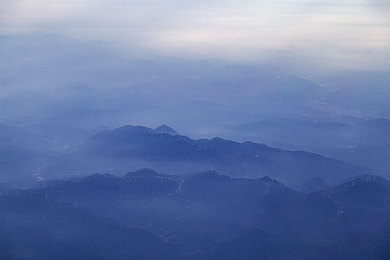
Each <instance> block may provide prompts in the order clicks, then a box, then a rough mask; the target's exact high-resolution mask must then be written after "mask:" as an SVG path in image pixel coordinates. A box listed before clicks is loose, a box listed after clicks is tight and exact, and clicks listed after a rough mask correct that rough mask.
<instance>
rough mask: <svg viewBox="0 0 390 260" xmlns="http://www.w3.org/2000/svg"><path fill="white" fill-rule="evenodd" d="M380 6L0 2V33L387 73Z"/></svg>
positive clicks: (228, 0) (148, 0)
mask: <svg viewBox="0 0 390 260" xmlns="http://www.w3.org/2000/svg"><path fill="white" fill-rule="evenodd" d="M389 3H390V1H388V0H369V1H366V0H326V1H322V0H318V1H310V0H240V1H233V0H207V1H206V0H198V1H185V0H165V1H164V0H159V1H157V0H128V1H125V0H0V33H1V34H14V33H36V32H38V33H41V32H43V33H57V34H62V35H66V36H71V37H75V38H81V39H87V40H103V41H108V42H113V43H115V44H116V45H118V46H121V47H126V46H132V47H134V46H137V47H139V48H142V49H144V50H150V51H152V52H155V53H158V54H160V55H169V56H171V55H172V56H179V57H194V58H209V57H217V58H223V59H232V60H239V61H259V60H260V61H262V60H267V59H277V58H280V57H283V58H288V59H297V60H300V62H308V63H310V62H318V63H326V64H328V66H334V67H338V66H339V67H343V68H347V69H348V68H355V69H360V68H362V69H389V60H390V4H389Z"/></svg>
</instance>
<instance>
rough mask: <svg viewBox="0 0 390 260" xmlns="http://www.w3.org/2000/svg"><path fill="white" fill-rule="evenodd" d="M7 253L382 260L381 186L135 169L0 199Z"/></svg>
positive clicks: (0, 232) (374, 181) (0, 231)
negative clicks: (300, 186) (312, 184)
mask: <svg viewBox="0 0 390 260" xmlns="http://www.w3.org/2000/svg"><path fill="white" fill-rule="evenodd" d="M0 205H1V208H2V211H1V213H0V218H1V220H2V221H0V241H1V243H0V245H1V252H0V256H2V257H3V258H4V257H7V258H9V259H12V258H15V259H17V258H18V257H19V258H20V255H21V254H22V256H23V257H25V258H28V257H30V258H56V259H61V258H63V259H69V257H70V258H72V259H112V257H118V258H126V259H254V258H255V259H256V258H258V257H262V258H265V259H329V257H331V258H332V259H386V256H388V254H389V250H388V247H387V246H388V245H389V241H390V240H389V237H388V235H387V233H386V232H387V231H388V230H389V228H390V221H389V215H390V183H389V181H387V180H386V179H383V178H381V177H379V176H374V175H359V176H354V177H353V178H351V179H350V180H348V181H346V182H344V183H342V184H339V185H336V186H332V187H329V188H328V189H326V190H323V191H319V192H318V191H317V192H311V193H302V192H298V191H295V190H293V189H290V188H288V187H286V186H285V185H283V184H282V183H280V182H278V181H276V180H275V179H272V178H269V177H263V178H256V179H246V178H233V177H229V176H226V175H224V174H222V173H220V172H217V171H215V170H211V171H207V172H201V173H197V174H193V175H186V176H177V175H167V174H162V173H159V172H156V171H154V170H152V169H142V170H139V171H135V172H130V173H128V174H125V175H124V176H122V177H118V176H115V175H110V174H94V175H90V176H88V177H85V178H75V179H70V180H54V181H50V182H45V183H41V184H40V185H39V186H38V187H34V188H32V189H28V190H12V191H9V192H8V193H6V194H3V195H2V196H1V197H0Z"/></svg>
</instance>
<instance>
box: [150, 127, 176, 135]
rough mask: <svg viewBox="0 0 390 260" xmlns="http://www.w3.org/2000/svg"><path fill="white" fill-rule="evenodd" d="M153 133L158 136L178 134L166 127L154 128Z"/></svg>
mask: <svg viewBox="0 0 390 260" xmlns="http://www.w3.org/2000/svg"><path fill="white" fill-rule="evenodd" d="M154 131H155V132H156V133H158V134H170V135H177V134H178V133H177V132H176V131H175V130H173V129H172V128H170V127H169V126H167V125H160V126H159V127H156V128H155V129H154Z"/></svg>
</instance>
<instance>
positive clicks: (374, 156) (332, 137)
mask: <svg viewBox="0 0 390 260" xmlns="http://www.w3.org/2000/svg"><path fill="white" fill-rule="evenodd" d="M389 131H390V120H389V119H387V118H373V119H361V118H356V117H345V118H342V117H341V118H338V119H331V118H323V119H318V118H316V119H312V118H304V119H298V118H273V119H268V120H261V121H257V122H253V123H248V124H243V125H240V126H236V127H231V128H230V129H228V130H227V131H226V132H225V135H226V136H230V137H234V138H236V139H237V140H248V139H250V140H254V141H259V140H261V141H262V142H266V143H267V144H270V145H272V146H276V147H280V148H282V149H288V150H303V151H311V152H315V153H319V154H322V155H325V156H329V157H331V158H336V159H340V160H343V161H347V162H351V163H359V164H362V165H365V166H366V167H370V168H372V169H376V170H378V171H381V173H382V174H387V169H388V168H389V167H390V163H389V162H390V161H389V156H390V149H389V148H388V147H389V145H390V135H389V134H388V133H389Z"/></svg>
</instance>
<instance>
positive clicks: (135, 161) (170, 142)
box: [81, 125, 370, 186]
mask: <svg viewBox="0 0 390 260" xmlns="http://www.w3.org/2000/svg"><path fill="white" fill-rule="evenodd" d="M81 151H82V156H83V157H85V158H88V159H86V160H84V161H88V160H89V161H91V162H93V164H95V166H99V167H101V169H106V168H104V167H105V165H107V164H108V165H115V166H116V169H119V168H122V169H131V167H132V166H133V167H134V166H135V167H137V165H144V166H147V167H151V168H156V169H159V170H162V171H164V172H169V173H174V174H183V173H191V172H199V171H204V170H207V169H212V168H214V169H216V170H218V171H220V172H223V173H224V174H226V175H231V176H238V177H252V178H256V177H262V176H265V175H268V176H270V177H272V178H274V179H277V180H278V181H280V182H282V183H285V184H287V185H290V186H296V185H299V184H301V183H303V182H306V181H308V180H310V179H312V178H315V177H320V178H322V179H323V180H324V181H326V182H328V183H331V184H332V183H337V182H340V181H341V180H343V179H345V178H348V177H350V176H353V175H356V174H365V173H370V170H369V169H366V168H364V167H359V166H356V165H352V164H348V163H345V162H342V161H338V160H334V159H330V158H325V157H323V156H320V155H318V154H314V153H308V152H300V151H294V152H293V151H284V150H280V149H276V148H272V147H269V146H267V145H265V144H259V143H252V142H244V143H238V142H234V141H230V140H225V139H222V138H213V139H198V140H195V139H191V138H189V137H186V136H180V135H171V134H166V133H160V134H157V133H156V131H155V130H153V129H150V128H146V127H142V126H130V125H127V126H123V127H120V128H116V129H113V130H109V131H103V132H100V133H98V134H96V135H95V136H93V137H92V138H91V139H90V140H89V141H88V142H86V143H85V144H84V146H83V147H82V150H81ZM94 158H95V159H94Z"/></svg>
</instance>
